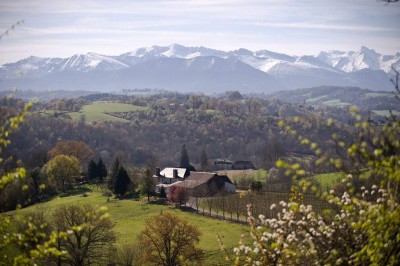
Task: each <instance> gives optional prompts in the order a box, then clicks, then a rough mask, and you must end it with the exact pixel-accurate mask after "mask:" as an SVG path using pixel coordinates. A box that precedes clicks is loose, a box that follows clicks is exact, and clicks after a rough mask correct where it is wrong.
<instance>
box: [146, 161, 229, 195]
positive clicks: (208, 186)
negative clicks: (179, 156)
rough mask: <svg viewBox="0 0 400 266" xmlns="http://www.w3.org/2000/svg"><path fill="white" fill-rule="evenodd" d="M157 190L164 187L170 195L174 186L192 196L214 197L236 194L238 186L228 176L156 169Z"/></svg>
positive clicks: (172, 169) (173, 169)
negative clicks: (221, 194) (221, 193)
mask: <svg viewBox="0 0 400 266" xmlns="http://www.w3.org/2000/svg"><path fill="white" fill-rule="evenodd" d="M154 177H156V178H158V182H159V183H158V185H157V188H158V189H161V187H164V189H165V191H166V192H167V194H168V191H169V189H170V188H171V187H172V186H178V187H184V188H185V189H187V192H188V194H189V195H191V196H197V197H200V196H203V197H204V196H212V195H215V194H217V193H219V192H223V191H225V192H229V193H231V192H235V191H236V186H235V185H234V184H233V183H232V181H231V180H230V179H229V177H227V176H226V175H218V174H216V173H208V172H194V171H188V170H187V169H185V168H165V169H164V170H162V171H160V170H159V168H157V169H156V175H155V176H154Z"/></svg>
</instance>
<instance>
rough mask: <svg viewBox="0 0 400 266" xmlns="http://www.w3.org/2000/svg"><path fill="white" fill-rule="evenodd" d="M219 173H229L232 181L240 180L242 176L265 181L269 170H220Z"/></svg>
mask: <svg viewBox="0 0 400 266" xmlns="http://www.w3.org/2000/svg"><path fill="white" fill-rule="evenodd" d="M217 173H218V174H221V175H227V176H228V177H229V179H230V180H232V182H235V181H238V180H239V179H242V178H250V179H253V180H257V181H262V182H265V180H266V176H267V173H268V171H267V170H252V169H248V170H220V171H217Z"/></svg>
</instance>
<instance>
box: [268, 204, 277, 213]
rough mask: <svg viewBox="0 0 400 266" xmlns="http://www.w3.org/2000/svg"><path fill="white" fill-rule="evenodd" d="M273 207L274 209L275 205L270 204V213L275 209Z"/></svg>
mask: <svg viewBox="0 0 400 266" xmlns="http://www.w3.org/2000/svg"><path fill="white" fill-rule="evenodd" d="M275 207H276V204H275V203H273V204H271V207H269V209H270V210H271V211H272V210H273V209H275Z"/></svg>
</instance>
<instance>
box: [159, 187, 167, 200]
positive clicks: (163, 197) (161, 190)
mask: <svg viewBox="0 0 400 266" xmlns="http://www.w3.org/2000/svg"><path fill="white" fill-rule="evenodd" d="M160 198H162V199H165V198H167V193H165V189H164V187H161V189H160Z"/></svg>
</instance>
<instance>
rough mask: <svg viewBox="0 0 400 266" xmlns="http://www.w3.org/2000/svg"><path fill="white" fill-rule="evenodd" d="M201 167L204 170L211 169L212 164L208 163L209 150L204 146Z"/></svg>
mask: <svg viewBox="0 0 400 266" xmlns="http://www.w3.org/2000/svg"><path fill="white" fill-rule="evenodd" d="M200 168H201V170H203V171H208V170H210V165H209V164H208V156H207V152H206V149H204V148H203V150H202V151H201V155H200Z"/></svg>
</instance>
